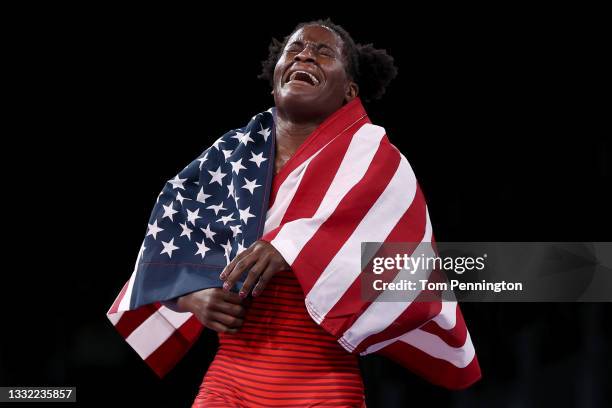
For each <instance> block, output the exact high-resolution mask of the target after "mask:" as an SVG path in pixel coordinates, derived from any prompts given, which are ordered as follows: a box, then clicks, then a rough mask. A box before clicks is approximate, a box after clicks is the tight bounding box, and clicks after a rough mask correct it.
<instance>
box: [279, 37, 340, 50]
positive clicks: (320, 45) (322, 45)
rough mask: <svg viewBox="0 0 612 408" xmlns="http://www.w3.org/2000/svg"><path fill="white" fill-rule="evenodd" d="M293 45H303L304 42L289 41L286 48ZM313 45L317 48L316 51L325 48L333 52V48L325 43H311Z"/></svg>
mask: <svg viewBox="0 0 612 408" xmlns="http://www.w3.org/2000/svg"><path fill="white" fill-rule="evenodd" d="M294 44H299V45H304V41H300V40H295V41H291V42H290V43H289V44H287V46H289V45H294ZM313 44H315V45H316V46H317V49H320V48H322V47H325V48H329V49H330V50H332V51H334V52H335V50H334V49H333V47H332V46H331V45H329V44H327V43H313Z"/></svg>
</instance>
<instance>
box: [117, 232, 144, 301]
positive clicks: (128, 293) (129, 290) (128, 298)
mask: <svg viewBox="0 0 612 408" xmlns="http://www.w3.org/2000/svg"><path fill="white" fill-rule="evenodd" d="M143 247H144V241H143V242H142V245H141V246H140V251H138V256H137V257H136V265H134V271H133V272H132V276H130V281H129V283H128V287H127V289H126V291H125V293H124V294H123V298H122V299H121V302H120V303H119V307H118V308H117V311H118V312H125V311H126V310H130V301H131V299H132V290H133V289H134V281H135V280H136V272H138V265H139V264H140V257H141V256H142V253H143V252H144V250H143Z"/></svg>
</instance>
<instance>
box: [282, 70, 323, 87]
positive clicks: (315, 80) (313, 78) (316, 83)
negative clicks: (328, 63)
mask: <svg viewBox="0 0 612 408" xmlns="http://www.w3.org/2000/svg"><path fill="white" fill-rule="evenodd" d="M298 73H302V74H306V75H308V76H309V77H310V79H311V80H312V83H313V84H315V86H316V85H319V80H318V79H317V77H315V76H314V75H312V74H311V73H310V72H306V71H295V72H294V73H292V74H291V76H289V81H293V80H294V79H295V76H296V75H297V74H298Z"/></svg>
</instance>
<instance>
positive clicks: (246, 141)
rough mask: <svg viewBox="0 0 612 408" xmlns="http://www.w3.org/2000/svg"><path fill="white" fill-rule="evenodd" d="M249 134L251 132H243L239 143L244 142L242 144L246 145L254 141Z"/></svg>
mask: <svg viewBox="0 0 612 408" xmlns="http://www.w3.org/2000/svg"><path fill="white" fill-rule="evenodd" d="M250 134H251V132H247V133H245V134H244V136H242V137H241V138H240V143H244V145H245V146H246V145H248V144H249V142H255V141H254V140H253V139H251V136H250Z"/></svg>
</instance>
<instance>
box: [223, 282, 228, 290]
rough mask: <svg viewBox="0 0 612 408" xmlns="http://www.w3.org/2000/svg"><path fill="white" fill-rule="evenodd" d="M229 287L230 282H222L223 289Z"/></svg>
mask: <svg viewBox="0 0 612 408" xmlns="http://www.w3.org/2000/svg"><path fill="white" fill-rule="evenodd" d="M229 288H230V284H229V282H225V283H224V284H223V289H225V290H229Z"/></svg>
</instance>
